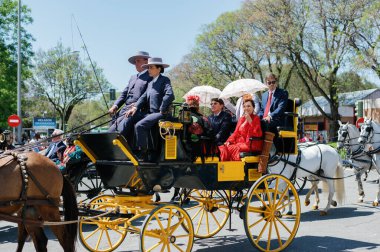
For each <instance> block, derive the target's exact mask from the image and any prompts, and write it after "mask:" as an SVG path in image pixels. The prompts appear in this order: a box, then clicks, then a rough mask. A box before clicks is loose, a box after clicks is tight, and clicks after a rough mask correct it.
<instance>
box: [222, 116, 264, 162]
mask: <svg viewBox="0 0 380 252" xmlns="http://www.w3.org/2000/svg"><path fill="white" fill-rule="evenodd" d="M251 119H252V122H251V123H249V122H247V121H246V119H245V116H242V117H240V119H239V121H238V123H237V126H236V129H235V131H234V133H233V134H232V135H231V136H230V137H229V138H228V139H227V141H226V142H229V143H230V144H229V145H228V146H227V145H221V146H219V151H220V160H221V161H239V160H240V152H250V151H261V150H262V148H263V141H262V140H260V141H257V140H254V141H250V140H249V138H250V137H262V135H263V132H262V130H261V125H260V118H259V117H258V116H257V115H254V114H251Z"/></svg>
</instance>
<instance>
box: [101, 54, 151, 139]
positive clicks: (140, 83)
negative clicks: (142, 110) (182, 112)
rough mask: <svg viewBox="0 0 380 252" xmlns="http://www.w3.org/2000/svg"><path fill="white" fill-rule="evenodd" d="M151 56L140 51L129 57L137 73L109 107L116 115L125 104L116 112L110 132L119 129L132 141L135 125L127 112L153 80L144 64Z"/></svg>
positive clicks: (111, 112)
mask: <svg viewBox="0 0 380 252" xmlns="http://www.w3.org/2000/svg"><path fill="white" fill-rule="evenodd" d="M149 58H150V56H149V53H147V52H144V51H139V52H137V53H136V54H135V55H133V56H132V57H130V58H129V59H128V61H129V63H131V64H133V65H135V67H136V70H137V72H138V73H137V74H134V75H132V76H131V78H130V80H129V82H128V85H127V87H126V88H125V89H124V90H123V92H122V93H121V95H120V97H119V98H118V99H117V100H116V101H115V103H114V104H113V106H112V107H111V108H110V109H109V111H108V112H109V113H110V114H112V115H114V114H115V113H116V111H117V110H118V109H119V108H120V107H121V106H123V104H125V106H124V107H123V108H122V109H121V110H120V111H119V112H118V113H117V114H116V118H117V120H115V121H113V124H112V126H111V127H110V128H109V130H108V131H109V132H115V131H119V132H120V133H121V134H122V135H123V136H124V137H125V138H126V139H127V140H128V142H130V141H131V140H132V137H131V136H133V131H132V130H133V125H131V124H129V123H127V118H126V117H125V115H124V114H125V112H126V111H128V110H129V109H130V108H131V107H132V105H133V104H135V103H136V102H137V100H138V99H139V98H140V97H141V96H142V95H143V94H144V92H145V91H146V88H147V86H148V82H150V81H151V80H152V77H150V76H149V73H148V71H147V70H146V69H143V68H142V65H144V64H147V63H148V59H149Z"/></svg>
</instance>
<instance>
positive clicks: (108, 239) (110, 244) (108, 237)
mask: <svg viewBox="0 0 380 252" xmlns="http://www.w3.org/2000/svg"><path fill="white" fill-rule="evenodd" d="M105 232H106V236H107V241H108V245H109V246H110V248H112V242H111V238H110V235H109V233H108V230H106V231H105Z"/></svg>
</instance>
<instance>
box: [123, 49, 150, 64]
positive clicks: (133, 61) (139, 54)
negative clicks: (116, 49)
mask: <svg viewBox="0 0 380 252" xmlns="http://www.w3.org/2000/svg"><path fill="white" fill-rule="evenodd" d="M137 57H142V58H148V59H149V58H150V56H149V53H147V52H144V51H139V52H137V53H136V55H134V56H132V57H130V58H129V59H128V61H129V63H131V64H132V65H134V64H136V58H137Z"/></svg>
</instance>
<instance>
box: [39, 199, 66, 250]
mask: <svg viewBox="0 0 380 252" xmlns="http://www.w3.org/2000/svg"><path fill="white" fill-rule="evenodd" d="M39 212H40V214H41V216H42V218H43V219H44V220H45V221H52V222H60V221H61V217H60V213H59V209H58V208H56V207H54V206H40V207H39ZM65 226H66V225H53V226H50V229H51V231H52V232H53V233H54V235H55V236H56V237H57V239H58V241H59V244H61V246H62V248H63V250H64V251H65V252H66V251H72V250H71V246H70V245H67V242H66V236H67V234H66V233H65Z"/></svg>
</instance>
